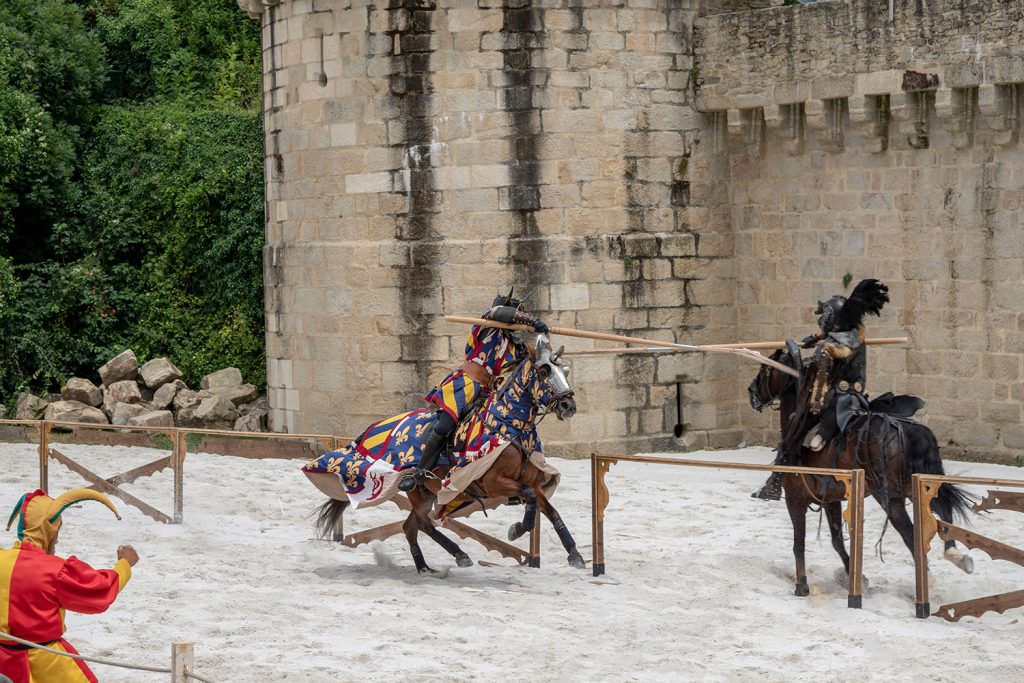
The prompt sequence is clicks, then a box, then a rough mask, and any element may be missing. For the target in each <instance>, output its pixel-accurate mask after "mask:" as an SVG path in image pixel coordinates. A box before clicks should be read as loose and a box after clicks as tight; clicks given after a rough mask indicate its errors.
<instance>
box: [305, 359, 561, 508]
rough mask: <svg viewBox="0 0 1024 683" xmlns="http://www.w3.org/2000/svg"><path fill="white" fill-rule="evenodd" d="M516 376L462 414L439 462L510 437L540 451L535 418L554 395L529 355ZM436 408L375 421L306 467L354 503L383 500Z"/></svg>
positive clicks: (475, 454)
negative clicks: (330, 479) (332, 478)
mask: <svg viewBox="0 0 1024 683" xmlns="http://www.w3.org/2000/svg"><path fill="white" fill-rule="evenodd" d="M513 371H514V373H515V374H514V376H513V379H512V380H511V382H510V383H509V385H508V386H507V387H505V390H504V391H503V392H502V393H501V394H497V393H494V394H491V395H490V396H489V397H488V399H487V401H486V402H485V403H483V404H482V405H481V406H480V407H479V408H477V409H476V410H474V411H473V413H472V414H471V415H469V416H467V417H466V419H465V420H463V421H462V423H460V425H459V427H458V428H457V429H456V433H455V436H454V440H453V448H452V453H451V457H450V458H449V457H447V456H446V455H445V454H442V456H441V459H440V460H439V462H438V465H440V466H447V465H450V466H451V470H450V471H449V474H448V477H447V478H446V479H445V480H444V485H446V486H447V485H449V484H450V477H451V475H452V473H454V472H456V471H457V470H458V469H459V468H461V467H465V466H466V465H469V464H470V463H473V462H475V461H477V460H479V459H480V458H483V457H484V456H486V455H487V454H489V453H492V452H494V451H495V450H500V449H501V448H503V447H504V446H506V445H507V444H509V443H513V442H515V443H517V444H519V445H520V446H521V447H522V448H523V449H524V450H525V451H526V452H527V453H534V452H540V450H541V442H540V438H539V437H538V436H537V428H536V426H535V424H534V422H535V420H536V417H537V408H538V406H541V405H545V404H547V403H548V402H549V401H550V400H551V398H552V396H551V391H550V389H548V387H547V384H546V383H545V382H543V381H542V380H541V379H540V378H539V377H538V376H537V373H536V372H535V371H534V366H533V363H532V362H531V361H530V360H529V359H525V360H523V361H522V362H521V363H520V364H519V365H518V366H515V367H514V368H513ZM435 419H437V412H436V411H433V410H429V409H427V410H415V411H413V412H410V413H403V414H401V415H395V416H393V417H389V418H387V419H384V420H381V421H380V422H376V423H374V424H372V425H370V427H368V428H367V429H366V431H364V432H363V434H362V435H361V436H360V437H359V438H358V439H356V440H355V441H353V442H352V443H351V444H349V445H347V446H345V447H344V448H342V449H340V450H337V451H332V452H330V453H326V454H324V455H322V456H320V457H319V458H317V459H316V460H313V461H312V462H310V463H309V464H307V465H306V466H305V467H304V468H303V471H305V472H307V473H320V474H323V473H328V474H334V475H336V476H337V477H338V478H339V479H340V480H341V483H342V485H343V486H344V488H345V493H346V494H347V495H348V498H349V501H350V502H351V503H352V504H353V505H354V506H356V507H359V506H360V505H369V504H374V503H379V502H382V501H383V500H386V499H387V494H388V493H389V491H393V490H394V487H393V486H390V483H391V482H392V481H394V480H395V479H396V478H397V474H396V473H397V472H400V471H401V470H404V469H407V468H410V467H415V466H416V465H418V464H419V461H420V458H421V457H422V455H423V448H424V444H425V443H426V441H427V440H428V439H429V437H430V433H431V431H432V429H433V423H434V420H435Z"/></svg>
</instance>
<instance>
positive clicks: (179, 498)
mask: <svg viewBox="0 0 1024 683" xmlns="http://www.w3.org/2000/svg"><path fill="white" fill-rule="evenodd" d="M171 444H172V445H173V450H172V453H171V464H172V466H173V468H174V523H175V524H181V520H182V518H183V517H184V507H185V501H184V493H185V492H184V488H185V454H186V453H187V452H188V435H187V434H186V433H185V432H183V431H180V430H177V429H175V430H174V431H173V432H171Z"/></svg>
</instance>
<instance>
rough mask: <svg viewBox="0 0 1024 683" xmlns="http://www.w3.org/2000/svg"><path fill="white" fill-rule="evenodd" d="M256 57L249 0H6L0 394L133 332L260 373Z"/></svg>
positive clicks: (34, 383) (92, 362) (199, 360)
mask: <svg viewBox="0 0 1024 683" xmlns="http://www.w3.org/2000/svg"><path fill="white" fill-rule="evenodd" d="M259 58H260V47H259V31H258V27H257V26H256V24H255V23H254V22H251V21H250V20H248V18H247V17H246V16H245V14H244V13H243V12H241V11H240V10H239V9H238V5H237V3H236V2H235V0H77V1H75V0H4V2H2V3H0V354H3V357H4V358H5V361H6V362H5V363H3V364H2V365H0V397H2V396H4V395H6V394H9V393H11V392H13V391H15V390H18V389H21V388H26V387H27V388H33V389H36V390H41V391H45V390H48V389H50V390H52V389H55V388H57V387H58V386H59V385H60V383H62V382H63V381H64V380H66V378H67V377H69V376H71V375H76V374H77V375H84V376H92V375H93V374H94V372H95V369H96V368H97V367H98V366H99V364H101V363H102V362H104V361H105V360H106V359H107V358H108V357H109V356H110V355H112V354H113V353H115V352H117V351H120V350H122V349H124V348H129V347H131V348H134V349H135V351H136V352H137V353H138V354H139V355H140V356H141V357H152V356H156V355H168V356H170V357H171V358H173V359H174V361H175V362H176V363H177V364H178V365H179V367H180V368H181V369H182V370H183V371H184V372H185V373H186V379H187V380H189V381H192V382H194V381H196V380H197V379H198V377H199V376H200V375H202V374H204V373H206V372H209V371H211V370H213V369H216V368H218V367H222V366H225V365H235V366H238V367H239V368H241V369H242V371H243V374H244V375H245V377H246V379H247V380H248V381H251V382H254V383H262V382H263V381H264V352H263V290H262V277H261V256H260V252H261V247H262V242H263V225H262V224H263V202H262V197H263V180H262V158H263V154H262V138H263V134H262V122H261V115H260V112H259V110H258V109H259V102H260V85H259V78H260V63H259Z"/></svg>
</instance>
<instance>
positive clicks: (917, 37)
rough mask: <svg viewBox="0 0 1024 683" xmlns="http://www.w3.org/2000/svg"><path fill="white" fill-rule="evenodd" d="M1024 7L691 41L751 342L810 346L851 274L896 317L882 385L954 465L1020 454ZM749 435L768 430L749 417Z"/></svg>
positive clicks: (874, 17)
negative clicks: (921, 407)
mask: <svg viewBox="0 0 1024 683" xmlns="http://www.w3.org/2000/svg"><path fill="white" fill-rule="evenodd" d="M1022 28H1024V6H1022V5H1020V4H1019V3H1006V2H982V1H975V2H968V3H962V2H958V1H954V0H936V1H935V2H928V3H926V5H923V4H922V3H919V2H912V1H910V0H896V2H894V3H893V13H892V16H891V17H890V15H889V8H888V3H884V2H883V3H879V2H870V1H868V0H852V1H850V2H828V3H818V4H814V5H806V6H800V7H780V8H774V9H768V10H762V11H747V12H739V13H732V14H718V15H715V16H709V17H706V18H703V19H701V20H700V21H699V22H698V24H697V27H696V35H697V47H696V53H697V56H696V58H697V63H698V64H699V68H700V72H701V78H702V80H703V82H702V84H701V88H700V93H699V95H698V98H697V103H698V108H699V109H701V110H703V111H706V112H709V114H708V115H709V116H712V117H717V118H724V119H725V120H727V121H728V125H727V127H726V129H725V130H723V131H722V135H723V138H724V144H723V145H722V147H721V150H722V151H721V154H722V157H723V158H727V159H728V160H729V164H730V167H731V169H732V172H731V175H730V184H729V194H730V201H729V205H730V211H731V225H732V232H733V236H734V239H735V259H736V264H737V272H738V277H737V287H738V310H737V314H738V319H737V330H738V332H739V334H740V336H743V337H745V338H746V337H750V336H754V337H757V338H763V337H773V336H781V335H784V334H794V335H795V334H798V331H797V330H798V328H799V326H798V325H795V323H797V322H800V323H803V325H804V330H806V331H810V330H811V329H812V326H813V316H812V315H811V311H810V307H809V306H808V305H807V304H808V303H810V302H811V301H813V300H814V299H815V298H817V297H819V296H824V295H828V294H832V293H838V292H840V291H842V290H843V287H842V285H841V281H842V280H843V279H844V277H847V276H850V277H852V279H853V281H854V282H856V281H857V280H859V279H860V278H863V277H878V278H880V279H882V280H884V281H885V282H887V283H888V284H889V285H890V287H891V294H892V303H891V304H890V305H889V306H888V307H887V309H886V311H885V312H884V313H883V316H882V318H881V320H880V321H879V322H876V323H874V324H872V325H871V327H870V330H871V331H872V332H873V333H877V334H880V335H890V334H893V335H895V334H903V333H908V334H909V335H910V337H911V339H912V342H911V345H910V348H908V349H906V350H896V349H879V350H877V351H873V352H872V354H871V361H870V367H871V372H870V376H869V389H870V391H871V392H872V393H874V394H878V393H881V392H884V391H889V390H892V391H897V392H899V391H906V392H911V393H916V394H919V395H921V396H922V397H924V398H925V399H926V400H927V401H928V409H927V413H926V417H925V420H926V421H927V422H928V423H929V424H930V425H931V426H932V427H933V428H934V429H935V431H936V434H937V436H938V437H939V441H940V445H941V446H942V447H943V451H944V453H947V454H956V453H961V454H969V455H972V456H974V457H997V458H1003V459H1007V460H1009V461H1013V459H1014V457H1015V456H1016V455H1019V453H1020V451H1019V449H1020V443H1019V439H1018V437H1019V434H1020V429H1019V425H1020V420H1021V417H1022V415H1021V407H1020V395H1021V392H1020V391H1019V390H1018V389H1019V387H1020V386H1021V384H1020V373H1021V370H1022V365H1021V363H1022V358H1024V353H1022V352H1024V345H1022V344H1021V343H1020V341H1021V339H1022V337H1021V329H1024V328H1022V325H1024V303H1022V302H1024V298H1022V296H1021V295H1022V294H1024V258H1022V257H1024V251H1022V250H1021V246H1020V245H1021V240H1020V226H1021V223H1022V220H1024V215H1022V213H1021V201H1020V199H1021V197H1024V150H1022V149H1021V146H1020V125H1021V123H1020V116H1019V112H1020V104H1021V99H1020V97H1021V92H1022V87H1021V85H1020V84H1021V83H1022V82H1024V56H1022V53H1021V46H1022V33H1021V29H1022ZM741 418H742V421H743V424H744V428H745V430H746V431H747V433H748V434H751V435H752V436H754V438H755V439H762V438H763V439H767V440H769V442H770V435H769V432H768V431H766V429H765V428H766V427H767V424H768V422H767V418H766V417H764V416H756V415H755V414H754V413H752V412H750V411H743V412H742V413H741Z"/></svg>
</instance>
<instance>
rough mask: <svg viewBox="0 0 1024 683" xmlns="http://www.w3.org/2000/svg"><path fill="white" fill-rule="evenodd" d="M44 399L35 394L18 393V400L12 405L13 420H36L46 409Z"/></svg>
mask: <svg viewBox="0 0 1024 683" xmlns="http://www.w3.org/2000/svg"><path fill="white" fill-rule="evenodd" d="M46 405H47V403H46V401H44V400H43V399H41V398H39V397H38V396H36V395H35V394H24V393H22V394H18V401H17V403H15V405H14V419H15V420H38V419H41V418H42V416H43V411H44V410H46Z"/></svg>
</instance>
